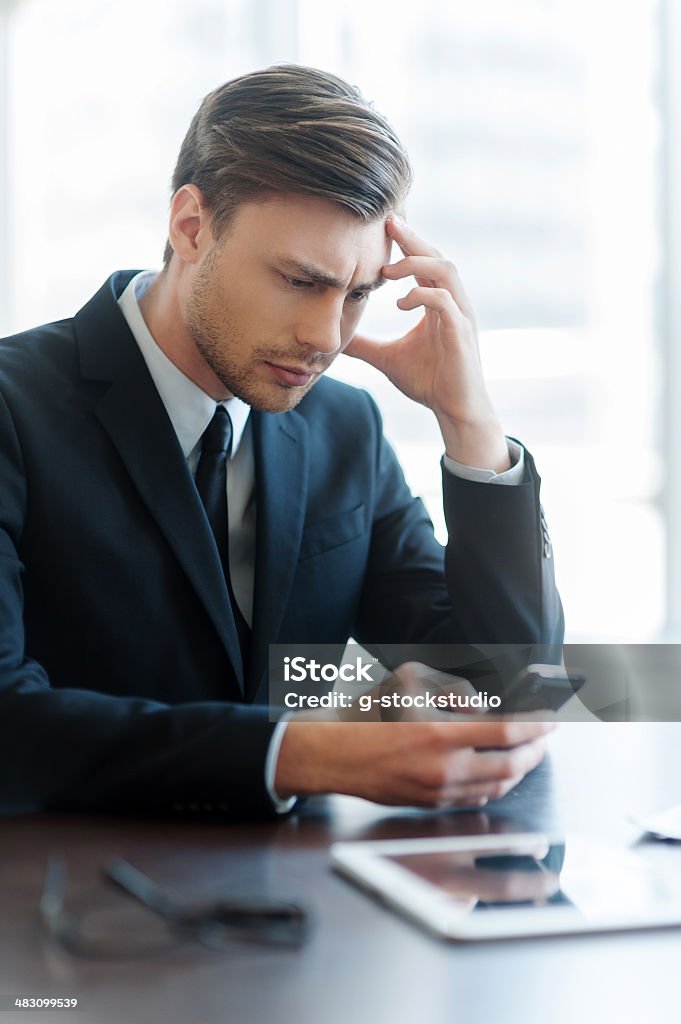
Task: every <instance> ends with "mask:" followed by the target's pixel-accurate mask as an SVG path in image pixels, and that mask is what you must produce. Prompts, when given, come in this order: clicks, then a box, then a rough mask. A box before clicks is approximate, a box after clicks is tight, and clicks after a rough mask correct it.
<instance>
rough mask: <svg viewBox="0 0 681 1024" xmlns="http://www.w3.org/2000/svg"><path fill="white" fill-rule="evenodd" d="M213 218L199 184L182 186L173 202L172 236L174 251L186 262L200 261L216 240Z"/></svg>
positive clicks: (169, 231)
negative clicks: (212, 228)
mask: <svg viewBox="0 0 681 1024" xmlns="http://www.w3.org/2000/svg"><path fill="white" fill-rule="evenodd" d="M212 237H213V236H212V231H211V218H210V213H209V211H208V207H207V205H206V201H205V199H204V196H203V192H202V191H201V189H200V188H198V187H197V186H196V185H182V187H181V188H178V190H177V192H176V193H175V195H174V196H173V201H172V203H171V204H170V221H169V224H168V239H169V241H170V244H171V246H172V247H173V251H174V252H175V253H176V255H177V256H179V258H180V259H181V260H184V262H185V263H197V262H198V260H199V259H200V258H201V257H202V256H203V254H204V251H205V250H206V249H208V248H209V247H210V244H211V242H212Z"/></svg>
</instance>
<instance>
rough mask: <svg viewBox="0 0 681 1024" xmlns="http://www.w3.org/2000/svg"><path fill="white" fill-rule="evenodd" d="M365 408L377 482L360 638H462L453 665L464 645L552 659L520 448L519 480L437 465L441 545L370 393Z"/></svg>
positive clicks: (529, 464)
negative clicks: (483, 479) (502, 481)
mask: <svg viewBox="0 0 681 1024" xmlns="http://www.w3.org/2000/svg"><path fill="white" fill-rule="evenodd" d="M370 402H371V400H370ZM371 409H372V415H373V417H374V425H375V431H376V433H375V438H376V440H375V445H376V449H375V450H376V472H375V476H376V481H377V483H376V492H375V496H374V498H375V500H374V505H373V525H372V537H371V549H370V557H369V566H368V571H367V574H366V580H365V586H364V590H363V594H362V601H361V605H360V609H359V615H358V618H357V623H356V636H357V639H358V640H359V641H360V643H363V644H364V645H365V646H373V647H375V645H376V643H380V642H381V641H382V640H384V639H385V638H387V637H393V636H397V637H400V638H401V640H402V641H403V642H404V643H405V644H420V645H423V644H432V645H463V647H462V649H461V651H460V653H459V654H456V658H455V661H456V663H458V664H462V663H464V664H465V663H466V660H467V659H468V660H470V659H469V656H468V655H466V653H465V647H466V646H467V645H472V646H473V647H474V648H475V649H476V650H478V651H480V650H482V651H483V652H484V653H487V654H489V653H490V652H492V653H496V651H495V649H496V648H497V647H498V646H500V645H503V646H504V647H505V646H507V645H510V646H511V647H512V648H513V647H517V648H519V649H520V648H523V649H524V651H525V652H526V656H524V657H523V658H522V663H526V662H527V657H531V658H532V660H546V661H549V660H556V658H557V657H558V658H559V657H560V653H559V652H560V644H561V643H562V639H563V613H562V608H561V604H560V599H559V597H558V593H557V590H556V585H555V579H554V572H553V557H552V553H551V549H550V545H549V544H548V543H547V542H546V537H545V534H544V527H543V521H542V512H541V506H540V502H539V487H540V478H539V476H538V474H537V471H536V469H535V466H534V461H533V460H532V457H531V456H530V454H529V452H527V450H526V451H525V477H524V480H523V481H522V483H519V484H518V485H516V486H513V487H500V486H495V485H493V484H489V483H476V482H473V481H470V480H464V479H462V478H460V477H456V476H454V475H453V474H452V473H450V472H448V471H447V470H446V469H445V468H444V466H443V467H442V486H443V501H444V511H445V519H446V523H447V530H448V543H447V546H446V548H443V547H442V546H441V545H440V544H438V543H437V541H436V540H435V537H434V534H433V526H432V523H431V521H430V518H429V517H428V515H427V513H426V510H425V508H424V506H423V503H422V502H421V501H420V499H417V498H414V497H413V496H412V495H411V492H410V490H409V488H408V486H407V484H406V481H405V479H404V475H403V473H402V469H401V467H400V465H399V463H398V461H397V459H396V457H395V454H394V452H393V450H392V448H391V447H390V445H389V444H388V442H387V441H386V440H385V438H384V437H383V434H382V429H381V422H380V416H379V413H378V410H377V409H376V407H375V405H374V403H373V402H371ZM530 652H531V653H530ZM459 659H463V662H462V661H461V660H459ZM402 660H405V659H402ZM420 660H425V659H424V658H421V659H420ZM450 664H453V663H450Z"/></svg>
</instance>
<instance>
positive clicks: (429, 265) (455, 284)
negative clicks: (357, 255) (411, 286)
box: [381, 256, 474, 320]
mask: <svg viewBox="0 0 681 1024" xmlns="http://www.w3.org/2000/svg"><path fill="white" fill-rule="evenodd" d="M381 273H382V274H383V277H385V278H388V280H390V281H400V280H402V279H403V278H405V277H415V278H416V280H417V282H418V284H419V285H421V286H424V287H428V286H430V287H434V288H445V289H446V290H447V291H448V292H449V293H450V295H451V296H452V298H453V299H454V301H455V302H456V304H457V306H458V307H459V309H460V310H461V312H462V313H463V314H464V316H466V317H468V319H471V320H472V319H473V317H474V313H473V306H472V305H471V301H470V299H469V298H468V295H467V294H466V289H465V288H464V286H463V283H462V281H461V278H460V277H459V272H458V270H457V269H456V267H455V265H454V264H453V263H451V262H450V260H445V259H441V258H436V257H432V256H406V257H405V258H404V259H402V260H398V261H397V262H396V263H387V264H386V265H385V266H384V267H383V269H382V271H381Z"/></svg>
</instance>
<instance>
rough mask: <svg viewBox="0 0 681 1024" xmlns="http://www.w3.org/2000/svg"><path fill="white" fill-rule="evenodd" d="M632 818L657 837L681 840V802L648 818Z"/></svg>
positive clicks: (640, 826) (636, 823)
mask: <svg viewBox="0 0 681 1024" xmlns="http://www.w3.org/2000/svg"><path fill="white" fill-rule="evenodd" d="M631 820H632V821H633V823H634V824H635V825H638V827H639V828H642V829H643V830H644V831H645V832H649V833H650V834H651V835H652V836H655V837H656V838H657V839H675V840H676V841H677V842H681V804H676V806H675V807H670V808H669V809H668V810H666V811H660V812H659V814H652V815H650V816H649V817H647V818H634V817H632V818H631Z"/></svg>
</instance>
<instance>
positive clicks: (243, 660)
mask: <svg viewBox="0 0 681 1024" xmlns="http://www.w3.org/2000/svg"><path fill="white" fill-rule="evenodd" d="M410 174H411V172H410V168H409V163H408V160H407V157H406V154H405V152H404V150H403V148H402V146H401V144H400V142H399V140H398V139H397V138H396V136H395V134H394V133H393V131H392V129H391V128H390V126H389V125H388V124H387V122H386V121H385V120H384V119H383V118H382V117H381V116H380V115H379V114H377V113H376V112H375V111H374V110H373V108H372V107H371V106H370V105H369V104H367V103H366V102H365V101H364V100H363V99H362V98H361V96H360V95H359V94H358V93H357V92H356V90H354V89H353V88H351V87H350V86H348V85H347V84H346V83H345V82H342V81H341V80H339V79H337V78H335V77H334V76H331V75H327V74H324V73H322V72H318V71H314V70H312V69H308V68H300V67H295V66H280V67H275V68H271V69H267V70H265V71H261V72H256V73H254V74H251V75H246V76H243V77H242V78H239V79H236V80H234V81H232V82H229V83H227V84H226V85H225V86H222V87H221V88H219V89H217V90H215V92H213V93H211V94H210V95H209V96H208V97H206V99H205V100H204V102H203V104H202V105H201V107H200V109H199V111H198V112H197V114H196V116H195V117H194V120H193V121H192V124H191V126H190V129H189V132H188V134H187V136H186V138H185V140H184V143H183V145H182V148H181V152H180V156H179V159H178V163H177V167H176V170H175V175H174V179H173V197H172V203H171V210H170V218H169V229H168V242H167V246H166V252H165V257H164V266H163V269H162V271H161V272H160V273H159V274H154V273H150V272H134V271H128V272H118V273H115V274H114V275H113V276H112V277H111V278H110V279H109V281H107V282H106V283H105V284H104V285H103V287H102V288H101V289H100V291H99V292H98V293H97V294H96V295H95V296H94V297H93V298H92V299H91V300H90V301H89V302H88V303H87V304H86V305H85V307H84V308H83V309H82V310H80V312H79V313H77V314H76V316H75V317H74V318H73V319H72V320H68V321H62V322H60V323H56V324H49V325H46V326H43V327H39V328H36V329H34V330H31V331H28V332H25V333H24V334H22V335H19V336H16V337H14V338H10V339H6V340H5V341H4V342H2V343H0V735H1V741H0V750H1V751H2V753H1V754H0V758H1V765H2V770H1V771H0V778H1V779H2V782H1V783H0V802H2V803H3V804H5V805H7V806H10V807H12V808H15V807H17V806H26V807H32V808H39V807H69V808H92V807H119V808H126V807H127V808H133V807H135V808H139V807H153V808H157V809H159V808H160V809H162V808H172V807H176V808H180V809H181V808H185V807H206V808H214V807H218V808H220V809H222V810H224V811H227V812H231V813H242V812H243V811H249V812H253V811H256V812H261V811H263V812H265V811H270V812H271V811H272V809H273V808H274V809H276V810H286V809H288V808H289V807H291V806H292V805H293V803H294V801H295V798H296V796H300V795H304V794H310V793H318V792H330V791H335V792H344V793H351V794H355V795H359V796H363V797H367V798H370V799H373V800H377V801H381V802H386V803H414V804H421V805H429V806H435V805H442V804H462V803H463V804H471V803H472V804H476V803H484V802H485V801H486V800H487V799H488V798H490V797H496V796H499V795H502V794H503V793H505V792H506V791H507V790H508V789H509V788H510V787H511V786H513V785H515V784H516V783H517V782H518V781H519V779H521V778H522V777H523V775H524V774H525V773H526V772H527V771H529V770H530V769H531V768H533V767H534V766H535V765H536V764H537V763H538V762H539V761H540V760H541V758H542V756H543V751H544V734H545V733H546V732H547V731H548V729H549V728H550V726H548V725H545V724H542V723H540V722H520V721H515V720H513V719H512V718H511V719H508V720H506V721H503V722H491V721H490V722H484V721H479V720H470V721H461V720H454V719H452V720H449V721H447V720H444V718H445V716H443V720H442V721H438V722H425V721H424V722H418V723H414V722H411V723H403V722H392V723H368V722H367V723H360V722H354V723H351V722H347V721H324V720H321V719H320V718H318V717H317V716H315V714H314V713H310V714H307V715H293V716H292V717H290V718H288V719H287V720H284V721H281V722H279V723H273V722H270V720H269V719H270V716H269V709H268V707H267V704H266V702H267V656H268V645H269V644H271V643H288V644H306V643H315V644H319V643H328V644H336V645H340V646H342V645H343V644H344V643H345V642H346V641H347V639H348V638H349V637H350V636H354V637H355V638H356V639H357V640H359V641H360V642H361V643H364V644H366V645H369V646H370V645H372V644H376V643H385V642H402V643H428V644H439V643H446V644H458V645H476V644H497V643H498V644H503V643H510V644H526V645H534V644H553V643H560V641H561V633H562V614H561V610H560V602H559V600H558V597H557V594H556V591H555V584H554V580H553V563H552V558H551V550H550V544H549V542H548V538H547V535H546V531H545V526H544V524H543V519H542V516H541V511H540V505H539V478H538V476H537V474H536V471H535V469H534V465H533V462H532V459H531V457H530V455H529V453H527V452H526V451H524V450H523V449H522V448H521V446H520V445H518V444H517V443H515V442H509V441H508V440H507V439H506V438H505V437H504V435H503V432H502V430H501V427H500V425H499V423H498V420H497V417H496V415H495V413H494V410H493V408H492V406H491V403H490V400H489V398H488V395H487V392H486V389H485V385H484V381H483V378H482V373H481V369H480V362H479V355H478V347H477V337H476V328H475V320H474V317H473V312H472V309H471V307H470V303H469V301H468V299H467V297H466V295H465V292H464V290H463V287H462V285H461V281H460V279H459V276H458V273H457V271H456V268H455V267H454V266H453V265H452V264H451V263H450V262H448V261H447V260H446V259H444V258H443V257H442V256H441V254H440V253H439V252H437V251H436V250H435V249H434V248H433V247H432V246H430V245H429V244H428V243H426V242H425V241H424V240H423V239H421V238H420V237H419V236H418V235H417V234H416V233H415V232H414V231H413V230H412V229H411V227H409V226H408V225H407V224H406V223H405V222H404V220H403V219H402V217H401V216H400V213H399V211H401V210H402V209H403V203H404V198H405V195H406V193H407V190H408V188H409V184H410ZM392 243H396V246H397V248H398V249H399V250H400V253H401V255H400V258H399V259H398V260H397V262H394V263H389V257H390V250H391V245H392ZM411 277H414V278H415V280H416V284H415V287H412V288H411V289H410V290H409V291H408V293H407V294H406V296H405V297H404V298H403V299H401V300H400V301H399V303H398V305H399V307H400V308H401V309H404V310H406V309H414V308H417V307H423V309H424V316H423V319H422V320H421V321H420V323H419V324H418V326H417V327H415V328H414V329H413V330H410V331H409V332H407V333H406V334H405V335H404V336H403V337H401V338H398V339H396V340H394V341H392V342H388V343H382V344H378V343H376V342H373V341H372V340H370V339H369V338H366V337H364V336H362V335H360V334H359V333H358V332H357V328H358V324H359V321H360V318H361V314H362V311H363V309H364V307H365V304H366V301H367V299H368V296H369V294H370V293H371V292H372V290H374V289H375V288H376V287H378V286H379V285H380V284H381V283H382V282H383V281H384V280H387V279H389V280H401V279H407V278H411ZM341 352H345V353H347V354H348V355H351V356H354V357H357V358H360V359H363V360H366V361H367V362H369V363H372V364H373V365H374V366H376V367H378V368H379V369H380V370H382V371H383V372H384V373H385V374H386V375H387V376H388V377H389V379H390V380H391V381H392V382H393V383H394V384H395V385H396V386H397V387H398V388H399V389H400V390H401V391H403V392H404V393H405V394H406V395H408V397H410V398H411V399H413V400H414V401H416V402H420V403H421V404H423V405H426V406H427V407H428V408H430V409H431V410H432V411H433V413H434V415H435V416H436V418H437V421H438V424H439V426H440V429H441V432H442V437H443V444H444V448H445V455H444V460H443V461H444V464H443V470H442V471H443V491H444V503H445V511H446V515H447V520H448V526H449V536H450V539H449V543H448V546H447V548H446V550H443V549H442V548H441V547H440V546H439V545H438V544H437V543H436V541H435V540H434V537H433V533H432V527H431V524H430V522H429V520H428V517H427V515H426V513H425V511H424V509H423V506H422V504H421V503H420V502H419V501H418V500H416V499H414V498H413V497H412V496H411V494H410V492H409V489H408V487H407V486H406V483H405V481H404V478H403V475H402V472H401V470H400V467H399V465H398V463H397V461H396V459H395V456H394V454H393V452H392V450H391V449H390V447H389V446H388V445H387V443H386V441H385V440H384V439H383V436H382V432H381V424H380V417H379V415H378V412H377V410H376V407H375V405H374V403H373V402H372V401H371V399H370V398H369V397H368V396H367V395H366V393H364V392H363V391H359V390H357V389H353V388H350V387H348V386H346V385H343V384H340V383H338V382H335V381H332V380H330V379H328V378H323V377H322V375H323V373H324V371H325V370H326V369H327V368H328V367H329V366H330V365H331V363H332V362H333V360H334V359H335V358H336V357H337V356H338V355H339V354H340V353H341ZM400 671H401V677H402V680H403V681H406V682H407V684H409V683H410V682H411V681H413V677H414V674H415V672H416V671H417V670H415V669H414V667H413V666H410V665H406V666H404V667H403V668H402V669H401V670H400Z"/></svg>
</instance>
